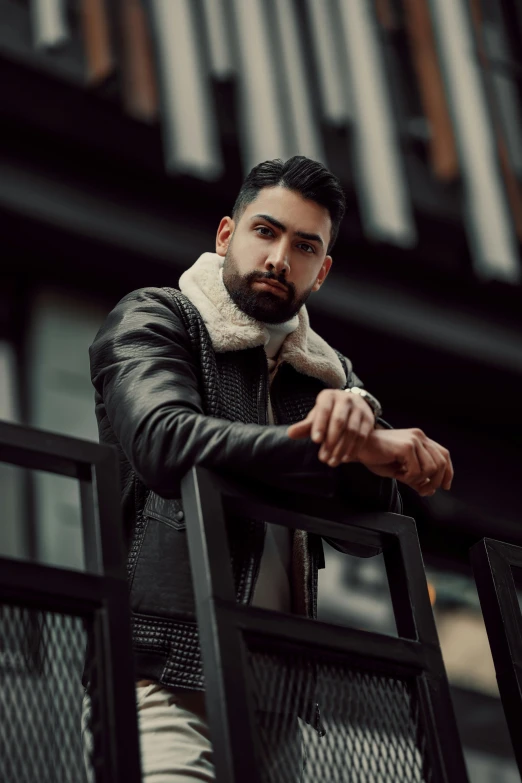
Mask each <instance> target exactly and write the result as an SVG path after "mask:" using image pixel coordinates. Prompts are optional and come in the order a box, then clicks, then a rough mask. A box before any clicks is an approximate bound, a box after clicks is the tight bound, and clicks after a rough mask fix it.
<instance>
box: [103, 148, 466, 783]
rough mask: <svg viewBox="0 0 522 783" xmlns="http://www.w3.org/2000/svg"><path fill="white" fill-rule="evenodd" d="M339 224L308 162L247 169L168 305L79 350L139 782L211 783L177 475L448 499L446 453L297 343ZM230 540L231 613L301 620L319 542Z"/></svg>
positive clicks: (246, 525)
mask: <svg viewBox="0 0 522 783" xmlns="http://www.w3.org/2000/svg"><path fill="white" fill-rule="evenodd" d="M344 210H345V202H344V196H343V192H342V188H341V186H340V183H339V182H338V180H337V179H336V178H335V177H334V176H333V175H332V174H331V173H330V172H329V171H328V170H327V169H326V168H325V167H324V166H322V165H321V164H319V163H316V162H315V161H312V160H309V159H307V158H304V157H300V156H298V157H294V158H291V159H290V160H288V161H287V162H286V163H283V162H282V161H280V160H275V161H267V162H265V163H261V164H260V165H258V166H256V167H255V168H254V169H253V170H252V171H251V173H250V174H249V175H248V177H247V178H246V180H245V183H244V184H243V186H242V188H241V191H240V193H239V195H238V198H237V200H236V204H235V206H234V209H233V212H232V217H224V218H223V219H222V220H221V222H220V224H219V227H218V230H217V236H216V247H215V250H216V252H215V253H205V254H203V255H202V256H201V257H200V258H199V259H198V260H197V261H196V262H195V263H194V264H193V266H191V267H190V268H189V269H188V270H187V271H186V272H185V273H184V274H183V275H182V277H181V279H180V290H181V293H180V292H178V291H176V290H174V289H168V288H146V289H141V290H138V291H134V292H133V293H131V294H129V295H128V296H126V297H125V298H124V299H123V300H122V301H121V302H119V304H118V305H117V306H116V307H115V308H114V310H113V311H112V312H111V313H110V315H109V316H108V318H107V320H106V322H105V324H104V325H103V327H102V328H101V329H100V331H99V333H98V335H97V337H96V339H95V341H94V343H93V345H92V347H91V351H90V355H91V373H92V382H93V384H94V387H95V389H96V416H97V420H98V426H99V432H100V440H101V441H103V442H105V443H112V444H115V445H116V446H117V448H118V451H119V454H120V458H121V469H122V473H121V475H122V484H121V491H122V504H123V513H124V522H125V533H126V537H127V543H128V547H129V557H128V575H129V582H130V590H131V592H130V595H131V605H132V611H133V621H134V623H133V624H134V631H133V633H134V651H135V661H136V672H137V677H138V683H137V694H138V696H137V698H138V706H139V717H140V733H141V748H142V763H143V770H144V776H145V778H144V779H145V780H147V781H158V783H159V781H160V780H161V781H165V782H166V781H169V782H170V781H171V782H172V783H174V781H176V782H177V783H179V782H180V781H188V780H201V781H211V780H213V779H214V773H213V765H212V747H211V743H210V738H209V732H208V726H207V722H206V717H205V711H204V699H203V688H204V683H203V676H202V670H201V660H200V652H199V646H198V638H197V631H196V622H195V617H194V598H193V590H192V582H191V575H190V567H189V558H188V549H187V541H186V535H185V520H184V513H183V509H182V505H181V501H180V481H181V479H182V477H183V475H184V474H185V473H186V472H187V471H188V470H189V469H190V468H191V467H192V466H193V465H203V466H205V467H208V468H209V469H211V470H219V471H222V472H225V473H228V474H230V475H232V476H234V477H235V478H236V479H238V480H241V478H244V479H251V478H255V479H257V480H261V481H264V482H267V483H269V484H272V485H275V486H279V487H296V486H299V480H302V478H303V476H306V477H308V478H310V479H313V478H315V479H316V480H317V481H323V482H325V483H329V485H332V481H333V483H335V485H336V486H337V487H338V490H339V494H340V497H342V498H343V501H344V502H346V504H347V506H349V507H350V508H354V509H357V508H358V509H366V510H385V511H388V510H390V511H399V510H400V499H399V496H398V492H397V486H396V483H395V479H399V480H400V481H402V482H403V483H405V484H407V485H409V486H411V487H413V488H414V489H416V490H417V491H418V492H419V493H420V494H421V495H431V494H433V493H434V492H435V491H436V490H437V489H438V488H440V487H442V488H444V489H449V487H450V485H451V480H452V475H453V471H452V467H451V461H450V458H449V454H448V452H447V450H446V449H444V448H443V447H442V446H440V445H438V444H437V443H435V442H434V441H432V440H430V439H429V438H427V437H426V436H425V435H424V433H422V432H421V431H420V430H417V429H411V430H392V429H387V428H386V425H385V423H384V422H382V420H379V422H377V418H378V416H379V414H380V406H379V403H378V402H377V400H376V399H375V398H374V397H372V396H371V395H370V394H369V393H365V392H364V391H362V393H360V392H361V389H362V383H361V382H360V381H359V379H358V378H357V376H356V375H355V374H354V373H353V371H352V367H351V364H350V362H349V360H347V359H346V358H345V357H343V356H341V355H340V354H337V353H336V351H335V350H333V349H332V348H331V347H330V346H329V345H328V344H327V343H326V342H325V341H324V340H322V338H321V337H319V335H317V334H316V333H315V332H313V331H312V329H311V328H310V325H309V320H308V315H307V312H306V307H305V302H306V301H307V299H308V297H309V296H310V295H311V294H312V293H313V292H315V291H317V290H319V288H320V287H321V286H322V285H323V283H324V282H325V280H326V278H327V276H328V273H329V272H330V268H331V266H332V256H331V255H330V252H331V249H332V247H333V245H334V242H335V239H336V236H337V232H338V229H339V224H340V222H341V220H342V217H343V214H344ZM358 392H359V393H358ZM229 534H230V547H231V552H232V557H233V566H234V577H235V583H236V592H237V599H238V601H240V602H242V603H245V604H249V603H252V604H254V605H257V606H262V607H267V608H271V609H276V610H278V611H283V612H295V613H299V614H302V615H306V616H309V617H315V614H316V605H317V595H316V585H317V568H318V564H319V563H320V559H321V553H322V547H321V542H320V539H317V537H313V536H309V537H308V538H307V536H306V534H305V533H303V532H302V531H296V532H295V533H291V532H290V531H288V530H285V529H283V528H280V527H278V526H270V525H269V526H268V528H267V526H265V525H264V524H263V523H258V522H253V521H246V520H243V521H242V524H241V520H239V521H237V520H235V521H234V520H231V521H230V524H229Z"/></svg>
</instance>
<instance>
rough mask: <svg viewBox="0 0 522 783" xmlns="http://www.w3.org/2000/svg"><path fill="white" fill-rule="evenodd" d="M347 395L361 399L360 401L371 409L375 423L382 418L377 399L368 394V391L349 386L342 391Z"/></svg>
mask: <svg viewBox="0 0 522 783" xmlns="http://www.w3.org/2000/svg"><path fill="white" fill-rule="evenodd" d="M344 391H345V392H346V393H347V394H355V395H357V396H358V397H362V399H363V400H364V401H365V402H366V404H367V405H368V406H369V407H370V408H371V410H372V412H373V415H374V417H375V421H376V422H377V419H378V418H379V417H380V416H382V406H381V403H380V402H379V400H378V399H377V397H374V396H373V394H370V392H369V391H366V389H361V388H360V387H359V386H350V387H349V388H348V389H345V390H344Z"/></svg>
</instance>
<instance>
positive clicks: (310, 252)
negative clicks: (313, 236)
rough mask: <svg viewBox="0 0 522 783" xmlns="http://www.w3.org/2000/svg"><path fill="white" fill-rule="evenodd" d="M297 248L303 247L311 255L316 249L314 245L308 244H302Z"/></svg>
mask: <svg viewBox="0 0 522 783" xmlns="http://www.w3.org/2000/svg"><path fill="white" fill-rule="evenodd" d="M297 247H302V248H303V249H304V250H305V252H306V253H308V254H309V255H311V254H312V253H315V247H314V246H313V245H309V244H307V243H306V242H300V243H299V244H298V246H297Z"/></svg>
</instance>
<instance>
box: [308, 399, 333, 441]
mask: <svg viewBox="0 0 522 783" xmlns="http://www.w3.org/2000/svg"><path fill="white" fill-rule="evenodd" d="M334 405H335V398H334V396H333V395H332V394H324V393H323V392H321V393H320V394H318V395H317V400H316V403H315V405H314V407H313V408H312V412H313V414H314V421H313V425H312V440H313V442H314V443H324V439H325V437H326V435H327V432H328V429H329V421H330V417H331V414H332V411H333V408H334Z"/></svg>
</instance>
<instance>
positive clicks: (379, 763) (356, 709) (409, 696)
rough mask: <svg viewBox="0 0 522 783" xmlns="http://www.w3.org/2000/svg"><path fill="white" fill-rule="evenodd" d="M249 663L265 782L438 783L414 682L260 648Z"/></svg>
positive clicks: (250, 655) (251, 653) (314, 657)
mask: <svg viewBox="0 0 522 783" xmlns="http://www.w3.org/2000/svg"><path fill="white" fill-rule="evenodd" d="M248 660H249V675H250V677H249V680H250V687H251V693H252V701H253V704H254V715H255V724H256V728H257V733H258V739H259V743H258V750H259V752H260V754H261V758H260V762H261V763H260V766H261V770H262V775H261V778H262V780H263V783H296V781H303V783H309V782H310V783H311V782H312V781H317V780H328V781H330V782H331V783H396V781H398V780H400V781H401V783H430V781H431V780H432V773H431V767H430V763H429V759H428V757H427V750H426V743H425V737H424V733H423V730H422V724H421V720H420V714H419V702H418V700H417V683H416V679H415V678H400V677H397V676H394V677H391V676H385V675H379V674H376V673H375V672H369V671H363V670H358V669H354V668H353V667H352V666H351V665H350V663H349V662H348V661H340V662H332V661H321V658H320V656H318V655H314V653H308V652H306V653H305V652H303V653H300V654H295V653H289V652H287V653H284V652H281V651H277V652H274V651H273V650H265V651H262V650H261V649H260V648H259V646H256V647H255V649H252V648H250V649H249V653H248ZM317 704H319V705H320V713H319V712H318V710H317ZM319 715H320V717H319ZM318 719H319V723H317V720H318ZM310 724H311V725H310ZM314 724H315V725H314ZM316 729H318V730H316Z"/></svg>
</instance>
